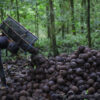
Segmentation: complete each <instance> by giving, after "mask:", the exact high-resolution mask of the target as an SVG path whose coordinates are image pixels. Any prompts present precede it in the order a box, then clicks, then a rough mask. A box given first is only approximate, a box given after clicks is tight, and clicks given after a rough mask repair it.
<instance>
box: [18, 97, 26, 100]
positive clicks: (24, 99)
mask: <svg viewBox="0 0 100 100" xmlns="http://www.w3.org/2000/svg"><path fill="white" fill-rule="evenodd" d="M19 100H27V98H26V96H20V98H19Z"/></svg>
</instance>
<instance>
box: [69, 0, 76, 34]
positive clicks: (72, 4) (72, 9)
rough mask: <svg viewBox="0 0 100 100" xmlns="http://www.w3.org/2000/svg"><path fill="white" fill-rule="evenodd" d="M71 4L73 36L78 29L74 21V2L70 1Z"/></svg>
mask: <svg viewBox="0 0 100 100" xmlns="http://www.w3.org/2000/svg"><path fill="white" fill-rule="evenodd" d="M70 4H71V17H72V18H71V20H72V31H73V34H74V35H76V28H75V19H74V1H73V0H70Z"/></svg>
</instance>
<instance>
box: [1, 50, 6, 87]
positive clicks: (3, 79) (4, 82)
mask: <svg viewBox="0 0 100 100" xmlns="http://www.w3.org/2000/svg"><path fill="white" fill-rule="evenodd" d="M0 77H1V83H2V85H3V86H6V79H5V73H4V69H3V64H2V59H1V50H0Z"/></svg>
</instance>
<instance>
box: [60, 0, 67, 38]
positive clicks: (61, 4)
mask: <svg viewBox="0 0 100 100" xmlns="http://www.w3.org/2000/svg"><path fill="white" fill-rule="evenodd" d="M65 1H66V0H60V1H59V3H60V4H59V6H60V13H61V17H62V18H63V20H62V21H61V30H62V38H63V39H64V37H65V6H66V5H65Z"/></svg>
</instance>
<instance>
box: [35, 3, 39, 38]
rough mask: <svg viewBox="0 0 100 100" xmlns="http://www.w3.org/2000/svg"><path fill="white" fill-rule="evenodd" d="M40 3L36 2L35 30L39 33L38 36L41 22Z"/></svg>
mask: <svg viewBox="0 0 100 100" xmlns="http://www.w3.org/2000/svg"><path fill="white" fill-rule="evenodd" d="M38 16H39V13H38V3H36V8H35V32H36V34H37V37H39V24H38Z"/></svg>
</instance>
